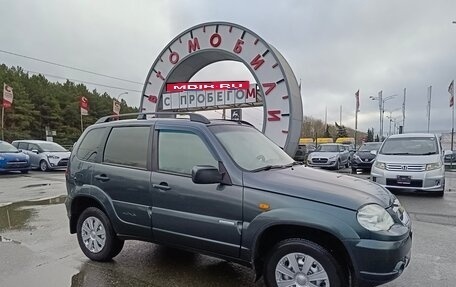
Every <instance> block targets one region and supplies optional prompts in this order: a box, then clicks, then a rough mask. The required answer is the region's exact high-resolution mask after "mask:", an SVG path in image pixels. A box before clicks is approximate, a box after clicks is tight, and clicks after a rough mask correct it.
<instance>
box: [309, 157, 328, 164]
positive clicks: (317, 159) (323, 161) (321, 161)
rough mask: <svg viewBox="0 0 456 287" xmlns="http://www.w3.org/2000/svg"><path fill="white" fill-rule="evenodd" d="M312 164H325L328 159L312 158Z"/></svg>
mask: <svg viewBox="0 0 456 287" xmlns="http://www.w3.org/2000/svg"><path fill="white" fill-rule="evenodd" d="M312 162H313V163H327V162H328V159H327V158H313V159H312Z"/></svg>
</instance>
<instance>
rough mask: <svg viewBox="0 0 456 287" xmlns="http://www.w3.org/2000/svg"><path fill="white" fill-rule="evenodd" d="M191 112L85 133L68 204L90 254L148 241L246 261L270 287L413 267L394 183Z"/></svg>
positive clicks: (338, 281)
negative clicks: (321, 165)
mask: <svg viewBox="0 0 456 287" xmlns="http://www.w3.org/2000/svg"><path fill="white" fill-rule="evenodd" d="M148 114H154V113H147V115H148ZM189 117H190V118H189V119H183V118H160V117H156V118H150V119H147V118H146V114H140V116H139V119H137V120H116V121H110V119H111V117H106V118H102V119H100V120H98V121H97V123H96V124H94V125H92V126H89V127H88V128H87V129H86V130H85V131H84V133H83V134H82V136H81V138H80V139H79V140H78V141H77V143H76V144H75V146H74V150H73V152H72V154H71V157H70V161H69V165H68V169H67V172H66V184H67V192H68V196H67V200H66V202H65V204H66V208H67V212H68V217H69V223H70V232H71V233H76V234H77V239H78V242H79V246H80V248H81V250H82V251H83V253H84V254H85V255H86V256H87V257H88V258H90V259H92V260H95V261H107V260H110V259H111V258H113V257H115V256H116V255H117V254H119V252H121V250H122V247H123V245H124V240H127V239H134V240H144V241H150V242H154V243H158V244H165V245H171V246H174V247H178V248H182V249H188V250H192V251H194V252H200V253H204V254H208V255H211V256H215V257H220V258H224V259H225V260H228V261H233V262H237V263H240V264H243V265H246V266H250V267H252V268H254V270H255V272H256V275H257V278H260V277H261V276H264V279H265V282H266V285H267V286H291V285H295V286H335V287H341V286H349V285H350V283H349V282H354V283H353V286H354V284H360V286H362V285H366V284H371V285H378V284H382V283H385V282H388V281H391V280H393V279H394V278H396V277H398V276H399V275H400V274H401V273H402V271H403V270H404V268H405V267H406V266H407V265H408V262H409V259H410V254H411V253H410V251H411V246H412V233H411V223H410V219H409V217H408V215H407V212H406V211H405V210H404V208H403V207H402V206H401V204H400V202H399V201H398V200H397V198H396V197H395V196H394V195H393V194H391V193H390V192H389V191H388V190H386V189H385V188H383V187H381V186H379V185H377V184H374V183H372V182H369V181H362V180H359V179H356V178H353V177H350V176H344V175H341V174H335V173H330V172H326V171H321V170H314V169H312V168H308V167H306V166H304V165H296V164H295V162H294V161H293V159H292V158H291V157H290V156H288V155H287V154H286V153H285V152H284V151H283V150H282V149H281V148H280V147H278V146H277V145H276V144H274V143H273V142H272V141H270V140H269V139H268V138H267V137H266V136H265V135H264V134H262V133H261V132H260V131H258V130H257V129H255V128H254V127H253V126H251V125H249V124H247V123H245V122H232V121H223V120H212V121H209V120H208V119H206V118H205V117H203V116H201V115H197V114H190V115H189ZM372 258H375V264H372ZM290 284H291V285H290ZM356 286H358V285H356Z"/></svg>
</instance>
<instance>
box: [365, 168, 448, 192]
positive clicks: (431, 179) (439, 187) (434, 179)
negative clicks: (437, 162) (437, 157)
mask: <svg viewBox="0 0 456 287" xmlns="http://www.w3.org/2000/svg"><path fill="white" fill-rule="evenodd" d="M399 175H400V176H410V178H411V180H412V182H411V184H408V185H407V184H398V183H397V182H396V179H397V176H399ZM371 179H372V181H375V182H377V183H378V184H380V185H382V186H383V187H386V188H390V189H408V190H421V191H443V188H444V185H445V170H444V167H441V168H439V169H435V170H429V171H420V172H408V171H388V170H384V169H379V168H377V167H375V166H372V169H371Z"/></svg>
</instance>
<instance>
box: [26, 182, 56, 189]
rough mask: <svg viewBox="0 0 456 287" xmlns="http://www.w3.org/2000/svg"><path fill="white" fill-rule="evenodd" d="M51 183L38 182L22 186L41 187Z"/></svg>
mask: <svg viewBox="0 0 456 287" xmlns="http://www.w3.org/2000/svg"><path fill="white" fill-rule="evenodd" d="M49 185H51V184H50V183H38V184H29V185H26V186H23V187H22V188H34V187H42V186H49Z"/></svg>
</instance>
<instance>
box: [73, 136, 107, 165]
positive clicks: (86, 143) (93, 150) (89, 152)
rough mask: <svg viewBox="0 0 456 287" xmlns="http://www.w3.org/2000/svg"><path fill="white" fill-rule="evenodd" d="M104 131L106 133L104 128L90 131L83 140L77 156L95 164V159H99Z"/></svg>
mask: <svg viewBox="0 0 456 287" xmlns="http://www.w3.org/2000/svg"><path fill="white" fill-rule="evenodd" d="M103 131H105V129H104V128H102V129H93V130H91V131H89V132H88V133H87V134H86V136H85V137H84V138H83V139H82V142H81V144H80V145H79V148H78V151H77V152H76V156H77V157H78V158H79V159H80V160H84V161H89V162H95V158H96V157H97V151H98V150H99V147H100V143H101V138H102V135H103Z"/></svg>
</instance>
